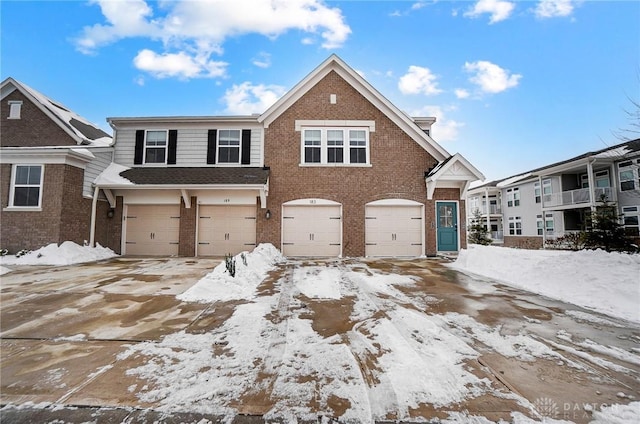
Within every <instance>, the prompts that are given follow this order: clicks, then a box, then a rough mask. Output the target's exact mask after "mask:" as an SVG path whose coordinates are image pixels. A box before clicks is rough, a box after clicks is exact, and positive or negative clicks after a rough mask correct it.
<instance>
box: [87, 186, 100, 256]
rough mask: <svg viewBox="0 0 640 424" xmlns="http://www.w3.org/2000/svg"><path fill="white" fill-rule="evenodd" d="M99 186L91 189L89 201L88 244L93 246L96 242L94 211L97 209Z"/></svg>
mask: <svg viewBox="0 0 640 424" xmlns="http://www.w3.org/2000/svg"><path fill="white" fill-rule="evenodd" d="M99 191H100V188H99V187H98V186H96V187H95V188H94V189H93V201H92V202H91V228H90V229H89V246H91V247H95V243H96V211H97V209H98V192H99Z"/></svg>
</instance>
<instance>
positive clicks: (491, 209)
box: [471, 205, 502, 215]
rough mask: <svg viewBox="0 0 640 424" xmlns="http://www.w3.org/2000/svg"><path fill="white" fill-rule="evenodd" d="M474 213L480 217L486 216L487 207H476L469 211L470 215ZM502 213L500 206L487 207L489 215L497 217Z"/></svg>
mask: <svg viewBox="0 0 640 424" xmlns="http://www.w3.org/2000/svg"><path fill="white" fill-rule="evenodd" d="M476 212H479V213H480V215H486V214H487V205H484V206H481V207H476V208H474V209H473V210H472V211H471V214H472V215H474V214H475V213H476ZM501 213H502V207H501V206H500V205H489V214H490V215H499V214H501Z"/></svg>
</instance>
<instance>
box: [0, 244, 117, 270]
mask: <svg viewBox="0 0 640 424" xmlns="http://www.w3.org/2000/svg"><path fill="white" fill-rule="evenodd" d="M115 256H118V255H117V254H115V253H114V252H113V250H111V249H109V248H107V247H102V246H100V245H99V244H97V245H96V247H89V246H80V245H78V244H76V243H74V242H72V241H65V242H63V243H61V244H60V245H59V246H58V245H57V244H56V243H51V244H49V245H48V246H44V247H41V248H40V249H38V250H34V251H32V252H29V253H27V254H25V255H23V256H20V257H19V258H17V257H16V256H15V255H6V256H2V257H0V264H3V265H73V264H79V263H84V262H93V261H99V260H103V259H109V258H113V257H115Z"/></svg>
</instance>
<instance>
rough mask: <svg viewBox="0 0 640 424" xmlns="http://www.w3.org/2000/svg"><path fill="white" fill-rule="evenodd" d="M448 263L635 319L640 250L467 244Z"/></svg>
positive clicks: (639, 317)
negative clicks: (576, 249) (524, 247)
mask: <svg viewBox="0 0 640 424" xmlns="http://www.w3.org/2000/svg"><path fill="white" fill-rule="evenodd" d="M450 266H451V267H452V268H454V269H457V270H460V271H467V272H471V273H475V274H480V275H483V276H486V277H489V278H493V279H496V280H499V281H501V282H504V283H505V284H508V285H510V286H513V287H518V288H521V289H524V290H528V291H531V292H534V293H538V294H541V295H544V296H547V297H551V298H554V299H559V300H562V301H564V302H568V303H572V304H574V305H578V306H582V307H584V308H588V309H591V310H594V311H596V312H600V313H603V314H607V315H610V316H614V317H618V318H623V319H626V320H629V321H634V322H640V309H639V308H638V305H640V275H639V274H640V273H639V271H638V270H640V255H628V254H623V253H615V252H614V253H607V252H605V251H602V250H585V251H580V252H567V251H556V250H525V249H511V248H506V247H495V246H479V245H471V246H469V248H468V249H466V250H464V249H463V250H461V251H460V254H459V255H458V259H457V260H456V261H455V262H454V263H453V264H451V265H450Z"/></svg>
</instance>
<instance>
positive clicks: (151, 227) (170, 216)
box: [125, 205, 180, 256]
mask: <svg viewBox="0 0 640 424" xmlns="http://www.w3.org/2000/svg"><path fill="white" fill-rule="evenodd" d="M125 219H126V241H125V254H127V255H150V256H157V255H162V256H173V255H177V254H178V247H179V237H180V205H128V206H127V214H126V218H125Z"/></svg>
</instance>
